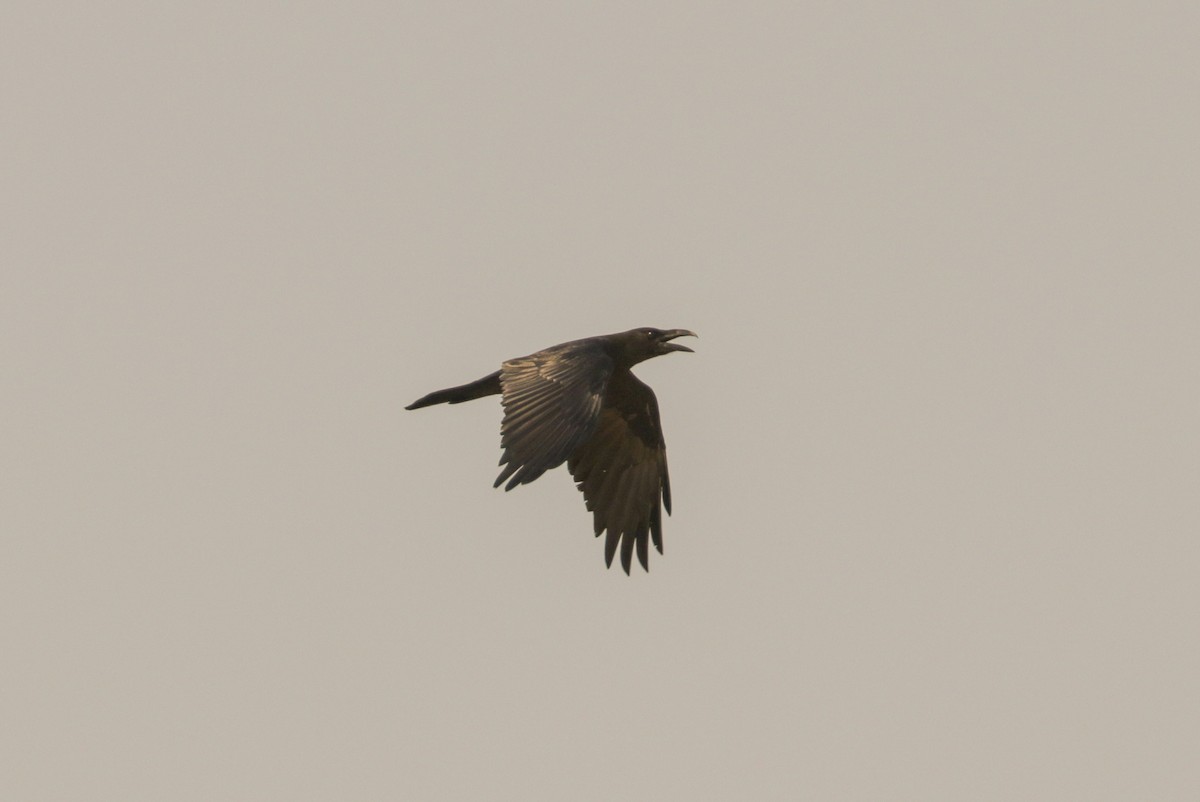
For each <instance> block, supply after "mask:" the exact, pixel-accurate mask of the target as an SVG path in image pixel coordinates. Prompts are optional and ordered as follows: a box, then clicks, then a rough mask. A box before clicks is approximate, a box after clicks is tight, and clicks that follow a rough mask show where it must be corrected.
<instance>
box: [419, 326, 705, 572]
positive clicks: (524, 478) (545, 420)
mask: <svg viewBox="0 0 1200 802" xmlns="http://www.w3.org/2000/svg"><path fill="white" fill-rule="evenodd" d="M684 336H688V337H695V336H697V335H696V334H694V333H693V332H690V331H688V330H687V329H668V330H666V331H663V330H661V329H648V328H647V329H632V330H630V331H626V332H623V333H621V334H609V335H607V336H605V337H588V338H587V339H584V340H574V341H573V342H569V343H563V344H562V345H555V346H552V347H550V348H547V349H545V350H542V351H538V352H537V353H536V354H530V355H529V356H525V357H521V358H519V359H510V360H508V361H507V362H505V363H504V364H503V365H501V367H500V370H498V371H496V372H495V373H492V374H489V375H487V376H484V377H483V378H482V379H479V380H478V381H474V382H471V383H470V384H464V385H462V386H461V387H451V388H449V389H446V390H438V391H437V392H435V393H430V394H429V395H427V396H425V397H424V398H421V399H419V400H417V401H414V402H412V403H411V404H409V405H408V406H407V407H405V409H420V408H421V407H428V406H432V405H433V404H461V403H462V402H463V401H470V400H471V399H473V398H482V397H483V396H485V395H496V394H503V397H502V399H501V403H502V404H503V406H504V421H503V422H502V423H501V425H500V435H501V436H500V445H501V447H502V448H503V449H504V453H503V455H502V456H501V457H500V464H501V465H503V466H504V468H503V470H501V471H500V475H499V476H498V477H496V483H495V485H493V486H494V487H499V486H500V485H501V483H503V482H504V481H505V480H507V481H508V484H506V485H505V486H504V489H505V490H512V489H513V488H514V487H516V486H517V485H521V484H528V483H529V482H532V481H533V480H534V479H537V478H538V477H539V476H541V475H542V474H543V473H545V472H546V471H548V470H550V469H551V468H557V467H558V466H559V465H561V464H563V462H566V463H567V469H568V470H569V471H571V475H572V476H573V477H574V478H575V482H576V485H577V486H578V487H579V489H580V490H582V491H583V499H584V502H585V503H586V504H587V508H588V509H589V510H591V512H592V513H593V523H594V529H595V532H596V535H597V536H599V534H600V533H601V532H603V531H605V530H607V531H608V537H607V539H606V540H605V543H604V561H605V563H606V564H607V565H608V566H609V567H610V568H611V567H612V560H613V555H614V554H615V553H616V551H617V545H618V544H620V546H621V565H622V566H623V567H624V568H625V573H626V574H628V573H629V568H630V564H631V562H632V557H633V550H634V546H635V545H636V546H637V555H638V562H640V563H641V564H642V568H644V569H646V570H647V571H649V570H650V564H649V550H650V549H649V545H648V544H649V539H650V538H653V539H654V546H655V548H657V549H658V552H659V554H661V553H662V550H663V547H662V508H663V507H666V508H667V514H668V515H669V514H670V513H671V482H670V479H669V478H668V476H667V446H666V442H665V441H664V440H663V433H662V423H661V422H660V421H659V417H658V401H657V399H655V397H654V391H653V390H651V389H650V388H649V387H648V386H646V385H645V384H644V383H642V382H641V381H639V380H638V378H637V377H636V376H634V375H633V373H632V372H631V371H630V368H632V367H633V366H634V365H636V364H637V363H639V362H643V361H645V360H647V359H650V358H651V357H656V356H660V355H662V354H668V353H670V352H672V351H688V352H691V350H692V349H691V348H688V347H687V346H685V345H679V344H678V343H673V342H671V340H674V339H675V338H676V337H684ZM660 499H661V503H660Z"/></svg>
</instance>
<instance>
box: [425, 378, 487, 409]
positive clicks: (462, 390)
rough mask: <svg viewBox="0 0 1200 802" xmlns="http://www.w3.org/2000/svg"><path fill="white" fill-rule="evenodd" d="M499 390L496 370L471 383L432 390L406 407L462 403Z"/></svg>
mask: <svg viewBox="0 0 1200 802" xmlns="http://www.w3.org/2000/svg"><path fill="white" fill-rule="evenodd" d="M499 392H500V371H496V372H495V373H492V374H489V375H487V376H484V377H483V378H482V379H479V380H478V381H473V382H471V383H470V384H463V385H461V386H459V387H449V388H447V389H445V390H437V391H436V392H432V393H430V394H429V395H427V396H425V397H424V398H418V399H417V400H416V401H413V402H412V403H411V404H409V405H408V406H406V407H405V409H420V408H421V407H431V406H433V405H434V404H461V403H462V402H463V401H470V400H472V399H475V398H483V397H484V396H485V395H497V394H499Z"/></svg>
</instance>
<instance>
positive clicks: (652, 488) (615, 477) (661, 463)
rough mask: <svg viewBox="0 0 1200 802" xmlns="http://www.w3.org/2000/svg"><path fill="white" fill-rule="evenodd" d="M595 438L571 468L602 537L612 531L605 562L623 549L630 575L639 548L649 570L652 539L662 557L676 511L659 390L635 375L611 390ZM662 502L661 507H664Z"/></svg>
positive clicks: (582, 448) (627, 375) (577, 454)
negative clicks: (666, 519)
mask: <svg viewBox="0 0 1200 802" xmlns="http://www.w3.org/2000/svg"><path fill="white" fill-rule="evenodd" d="M599 418H600V419H599V422H598V424H597V425H596V427H595V432H594V433H593V434H592V436H591V438H590V439H588V440H587V441H586V442H584V443H583V444H582V445H580V447H579V449H578V450H577V451H576V452H575V453H574V454H573V455H572V456H571V459H570V462H568V463H567V467H568V468H569V470H570V471H571V475H572V476H574V477H575V481H576V483H577V484H578V487H579V489H580V490H582V491H583V498H584V501H585V502H586V503H587V508H588V509H589V510H591V511H592V514H593V526H594V529H595V532H596V535H599V534H600V533H601V532H603V531H605V530H607V531H608V536H607V538H606V540H605V543H604V559H605V562H607V563H608V565H609V566H610V567H611V566H612V560H613V555H614V554H615V553H616V551H617V546H618V545H620V547H621V566H622V567H623V568H624V569H625V573H629V568H630V565H631V563H632V557H633V551H634V548H635V547H636V549H637V556H638V562H640V563H641V564H642V567H643V568H645V569H646V570H647V571H648V570H650V565H649V551H650V549H649V540H650V538H653V540H654V547H655V548H657V549H658V552H659V554H661V553H662V550H663V548H662V509H663V507H664V506H665V507H666V509H667V513H668V514H670V512H671V482H670V478H669V476H668V474H667V447H666V442H665V441H664V439H663V433H662V423H661V422H660V420H659V416H658V401H657V399H655V397H654V391H653V390H651V389H650V388H649V387H648V386H646V385H645V384H643V383H642V382H641V381H639V380H638V379H637V378H635V377H634V376H633V374H631V373H625V374H624V376H623V380H622V381H621V382H620V383H619V384H616V382H615V379H614V382H613V383H612V384H610V387H609V389H608V393H607V395H606V397H605V399H604V406H603V407H602V408H601V410H600V416H599ZM660 500H661V503H660Z"/></svg>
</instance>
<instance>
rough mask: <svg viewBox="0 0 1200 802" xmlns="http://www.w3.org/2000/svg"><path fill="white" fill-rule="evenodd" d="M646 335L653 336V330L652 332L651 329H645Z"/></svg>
mask: <svg viewBox="0 0 1200 802" xmlns="http://www.w3.org/2000/svg"><path fill="white" fill-rule="evenodd" d="M646 336H647V337H653V336H654V332H653V331H651V330H650V329H646Z"/></svg>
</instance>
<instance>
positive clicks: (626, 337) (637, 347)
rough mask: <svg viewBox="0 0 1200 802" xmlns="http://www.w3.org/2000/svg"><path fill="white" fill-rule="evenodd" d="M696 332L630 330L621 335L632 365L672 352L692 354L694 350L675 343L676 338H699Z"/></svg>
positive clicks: (649, 329) (685, 330)
mask: <svg viewBox="0 0 1200 802" xmlns="http://www.w3.org/2000/svg"><path fill="white" fill-rule="evenodd" d="M698 336H700V335H698V334H696V333H695V332H694V331H688V330H687V329H667V330H665V331H664V330H663V329H651V328H641V329H630V330H629V331H627V332H625V333H624V334H622V335H620V337H621V339H622V341H623V344H624V346H625V353H626V354H627V355H628V357H629V360H630V364H637V363H638V362H644V361H645V360H647V359H651V358H653V357H656V356H662V355H663V354H669V353H671V352H672V351H687V352H688V353H689V354H690V353H692V349H691V348H688V347H687V346H686V345H680V344H679V343H673V342H671V340H674V339H675V338H676V337H698Z"/></svg>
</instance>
